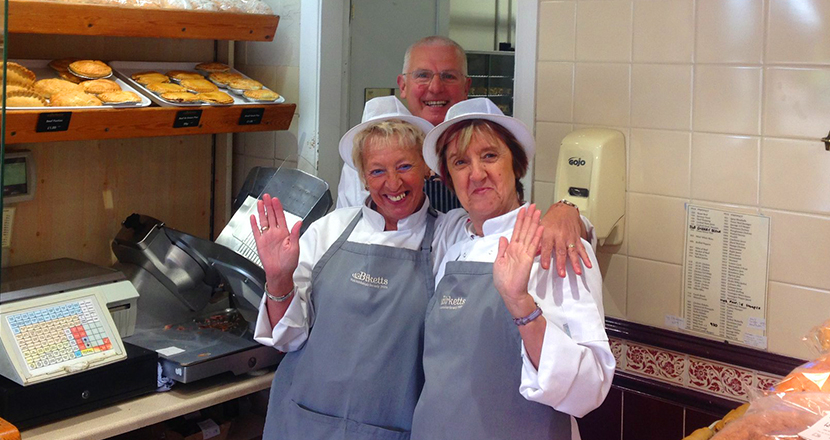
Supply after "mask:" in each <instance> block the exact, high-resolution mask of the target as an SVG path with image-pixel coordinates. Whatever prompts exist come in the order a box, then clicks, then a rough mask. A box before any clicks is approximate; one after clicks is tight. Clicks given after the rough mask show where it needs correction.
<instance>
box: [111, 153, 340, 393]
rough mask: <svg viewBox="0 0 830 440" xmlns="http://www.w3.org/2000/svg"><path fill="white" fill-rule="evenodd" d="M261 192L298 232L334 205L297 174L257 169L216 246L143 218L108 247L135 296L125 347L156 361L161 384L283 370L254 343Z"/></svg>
mask: <svg viewBox="0 0 830 440" xmlns="http://www.w3.org/2000/svg"><path fill="white" fill-rule="evenodd" d="M266 192H267V193H269V194H271V195H272V196H277V197H280V200H281V201H282V203H283V207H284V208H285V211H286V216H287V217H288V218H289V219H293V221H297V220H300V219H302V220H303V223H304V227H305V226H307V225H308V224H310V223H311V222H313V221H314V220H316V219H317V218H319V217H322V216H323V215H325V213H326V212H327V211H328V210H329V208H330V207H331V205H332V199H331V195H330V192H329V189H328V184H327V183H326V182H325V181H323V180H321V179H319V178H317V177H315V176H312V175H310V174H307V173H304V172H302V171H299V170H296V169H288V168H279V169H274V168H261V167H257V168H254V169H253V170H252V171H251V172H250V173H249V175H248V179H246V182H245V184H244V185H243V189H242V191H241V192H240V194H239V196H238V197H237V199H236V200H237V201H238V202H240V203H238V204H237V203H235V205H234V206H235V208H236V210H235V213H234V215H233V217H232V219H231V221H230V223H228V225H227V226H226V227H225V229H224V230H223V231H222V233H221V234H220V236H219V238H217V240H216V242H212V241H210V240H205V239H202V238H198V237H195V236H193V235H190V234H187V233H185V232H182V231H178V230H176V229H173V228H170V227H168V226H166V225H165V224H164V222H162V221H160V220H157V219H155V218H152V217H150V216H147V215H141V214H132V215H130V216H129V217H127V219H126V220H124V222H123V223H122V228H121V230H120V231H119V232H118V234H117V235H116V237H115V239H114V240H113V242H112V250H113V253H114V254H115V256H116V257H117V258H118V263H117V264H116V265H115V267H116V268H118V269H120V270H121V271H122V272H124V274H125V275H126V276H127V278H128V279H129V280H130V281H131V282H132V283H133V284H134V285H135V287H136V290H138V292H139V299H138V315H137V318H136V327H135V333H134V334H133V335H132V336H130V337H129V338H127V341H128V342H130V343H131V344H134V345H138V346H140V347H143V348H146V349H150V350H154V351H156V352H158V353H159V355H160V363H161V366H162V370H163V373H164V375H165V376H167V377H169V378H171V379H174V380H176V381H178V382H183V383H188V382H193V381H196V380H199V379H202V378H205V377H209V376H213V375H216V374H220V373H225V372H229V371H230V372H233V373H234V374H242V373H246V372H248V371H252V370H257V369H260V368H264V367H267V366H270V365H274V364H276V363H278V362H279V360H280V358H281V354H280V353H279V352H278V351H277V350H274V349H273V348H271V347H265V346H262V345H260V344H258V343H257V342H255V341H254V340H253V328H254V324H255V322H256V316H257V309H258V307H259V303H260V301H261V298H262V294H263V292H264V284H265V272H264V270H263V269H262V267H261V265H260V264H259V258H258V255H257V252H256V246H255V243H254V241H253V235H252V233H251V230H250V228H251V227H250V222H249V217H250V215H251V214H256V200H257V198H259V197H261V195H262V194H264V193H266ZM289 221H291V220H289Z"/></svg>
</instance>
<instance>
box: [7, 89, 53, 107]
mask: <svg viewBox="0 0 830 440" xmlns="http://www.w3.org/2000/svg"><path fill="white" fill-rule="evenodd" d="M6 106H7V107H46V98H44V97H43V96H41V95H40V94H38V93H37V92H33V91H31V90H12V91H7V92H6Z"/></svg>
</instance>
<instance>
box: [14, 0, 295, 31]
mask: <svg viewBox="0 0 830 440" xmlns="http://www.w3.org/2000/svg"><path fill="white" fill-rule="evenodd" d="M8 12H9V18H8V28H9V32H10V33H26V34H56V35H94V36H112V37H157V38H191V39H203V40H237V41H273V39H274V33H276V31H277V25H278V24H279V21H280V17H279V16H277V15H258V14H234V13H224V12H201V11H180V10H163V9H147V8H128V7H118V6H102V5H89V4H80V3H61V2H46V1H32V0H9V6H8Z"/></svg>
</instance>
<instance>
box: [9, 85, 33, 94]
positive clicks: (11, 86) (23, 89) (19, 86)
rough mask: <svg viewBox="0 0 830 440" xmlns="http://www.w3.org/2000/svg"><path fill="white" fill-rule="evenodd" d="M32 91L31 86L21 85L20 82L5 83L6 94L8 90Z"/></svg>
mask: <svg viewBox="0 0 830 440" xmlns="http://www.w3.org/2000/svg"><path fill="white" fill-rule="evenodd" d="M22 91H25V92H34V90H32V88H31V87H26V86H21V85H20V84H6V95H8V94H9V92H22Z"/></svg>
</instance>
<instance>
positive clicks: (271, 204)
mask: <svg viewBox="0 0 830 440" xmlns="http://www.w3.org/2000/svg"><path fill="white" fill-rule="evenodd" d="M257 211H258V212H259V226H257V219H256V216H254V215H251V229H252V230H253V234H254V240H255V241H256V248H257V251H258V252H259V259H260V261H262V268H263V269H265V280H266V281H267V282H268V290H269V292H270V293H271V294H274V295H283V294H286V293H288V292H290V291H291V289H293V288H294V281H293V275H294V270H295V269H296V268H297V264H298V261H299V258H300V227H301V226H302V224H301V223H302V222H297V224H295V225H294V227H293V228H292V229H291V231H290V232H289V230H288V226H287V223H286V220H285V212H284V211H283V209H282V203H280V200H279V199H278V198H276V197H274V198H272V197H271V196H270V195H268V194H265V195H263V196H262V200H257Z"/></svg>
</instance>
